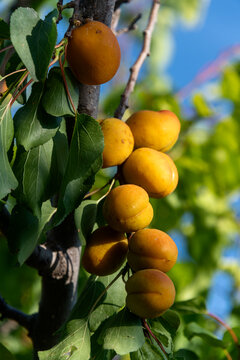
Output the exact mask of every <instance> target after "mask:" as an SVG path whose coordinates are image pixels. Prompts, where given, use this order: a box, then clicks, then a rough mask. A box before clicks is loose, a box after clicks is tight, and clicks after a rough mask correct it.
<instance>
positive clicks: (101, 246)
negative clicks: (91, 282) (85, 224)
mask: <svg viewBox="0 0 240 360" xmlns="http://www.w3.org/2000/svg"><path fill="white" fill-rule="evenodd" d="M127 251H128V241H127V238H126V236H125V235H124V233H120V232H117V231H115V230H113V229H112V228H110V226H103V227H101V228H98V229H97V230H95V231H94V232H93V233H92V234H91V236H90V238H89V240H88V242H87V245H86V248H85V250H84V254H83V257H82V265H83V267H84V269H85V270H87V271H88V272H89V273H90V274H95V275H100V276H105V275H110V274H113V273H114V272H115V271H117V270H118V269H119V268H120V267H121V265H122V264H123V262H124V260H125V259H126V256H127Z"/></svg>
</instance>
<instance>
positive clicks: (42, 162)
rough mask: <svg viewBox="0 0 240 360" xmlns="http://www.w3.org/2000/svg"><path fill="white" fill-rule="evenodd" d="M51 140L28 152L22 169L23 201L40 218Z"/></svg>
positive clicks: (50, 152) (46, 180)
mask: <svg viewBox="0 0 240 360" xmlns="http://www.w3.org/2000/svg"><path fill="white" fill-rule="evenodd" d="M52 148H53V142H52V140H50V141H48V142H47V143H46V144H44V145H41V146H38V147H36V148H33V149H31V150H29V151H28V153H27V156H26V160H25V163H24V168H23V179H22V186H23V194H24V201H25V203H26V204H27V205H28V206H29V208H30V209H32V211H33V214H34V215H36V216H37V217H40V208H41V204H42V202H43V200H44V197H45V193H46V192H47V187H48V183H49V174H50V166H51V157H52Z"/></svg>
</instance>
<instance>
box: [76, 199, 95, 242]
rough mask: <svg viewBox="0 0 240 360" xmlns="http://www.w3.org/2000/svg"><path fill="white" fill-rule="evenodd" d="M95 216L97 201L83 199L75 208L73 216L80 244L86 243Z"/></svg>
mask: <svg viewBox="0 0 240 360" xmlns="http://www.w3.org/2000/svg"><path fill="white" fill-rule="evenodd" d="M96 216H97V202H96V201H94V200H85V201H83V202H82V203H81V204H80V205H79V207H78V208H77V209H76V210H75V213H74V218H75V224H76V227H77V229H78V236H79V239H80V242H81V244H82V245H86V242H87V238H88V236H89V235H90V234H91V232H92V230H93V227H94V224H95V221H96Z"/></svg>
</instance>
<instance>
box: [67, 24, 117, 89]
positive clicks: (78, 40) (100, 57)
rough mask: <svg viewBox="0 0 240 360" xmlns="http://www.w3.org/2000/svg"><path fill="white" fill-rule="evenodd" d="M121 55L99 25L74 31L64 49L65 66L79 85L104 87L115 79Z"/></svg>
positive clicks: (109, 33)
mask: <svg viewBox="0 0 240 360" xmlns="http://www.w3.org/2000/svg"><path fill="white" fill-rule="evenodd" d="M120 58H121V51H120V47H119V44H118V41H117V38H116V36H115V35H114V34H113V32H112V30H111V29H110V28H109V27H107V26H106V25H104V24H103V23H101V22H99V21H88V22H87V23H86V24H83V25H81V26H79V27H76V28H75V29H74V30H73V31H72V34H71V37H70V38H69V41H68V46H67V60H68V64H69V66H70V68H71V70H72V72H73V73H74V75H75V76H76V78H77V79H78V81H79V82H81V83H83V84H88V85H99V84H103V83H105V82H107V81H109V80H110V79H112V77H113V76H114V75H115V73H116V72H117V70H118V68H119V65H120Z"/></svg>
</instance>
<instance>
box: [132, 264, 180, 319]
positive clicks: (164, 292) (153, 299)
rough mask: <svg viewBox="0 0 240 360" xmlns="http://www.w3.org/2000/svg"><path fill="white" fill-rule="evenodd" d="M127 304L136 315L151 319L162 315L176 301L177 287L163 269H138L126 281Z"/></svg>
mask: <svg viewBox="0 0 240 360" xmlns="http://www.w3.org/2000/svg"><path fill="white" fill-rule="evenodd" d="M126 291H127V298H126V305H127V308H128V309H129V310H130V311H131V312H132V313H134V314H135V315H138V316H140V317H141V318H146V319H151V318H155V317H158V316H160V315H162V314H163V313H164V312H165V311H166V310H167V309H169V308H170V307H171V306H172V304H173V303H174V299H175V287H174V285H173V282H172V280H171V279H170V278H169V277H168V276H167V275H166V274H165V273H163V272H162V271H160V270H156V269H146V270H140V271H137V272H136V273H135V274H134V275H133V276H131V277H130V278H129V279H128V281H127V283H126Z"/></svg>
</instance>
